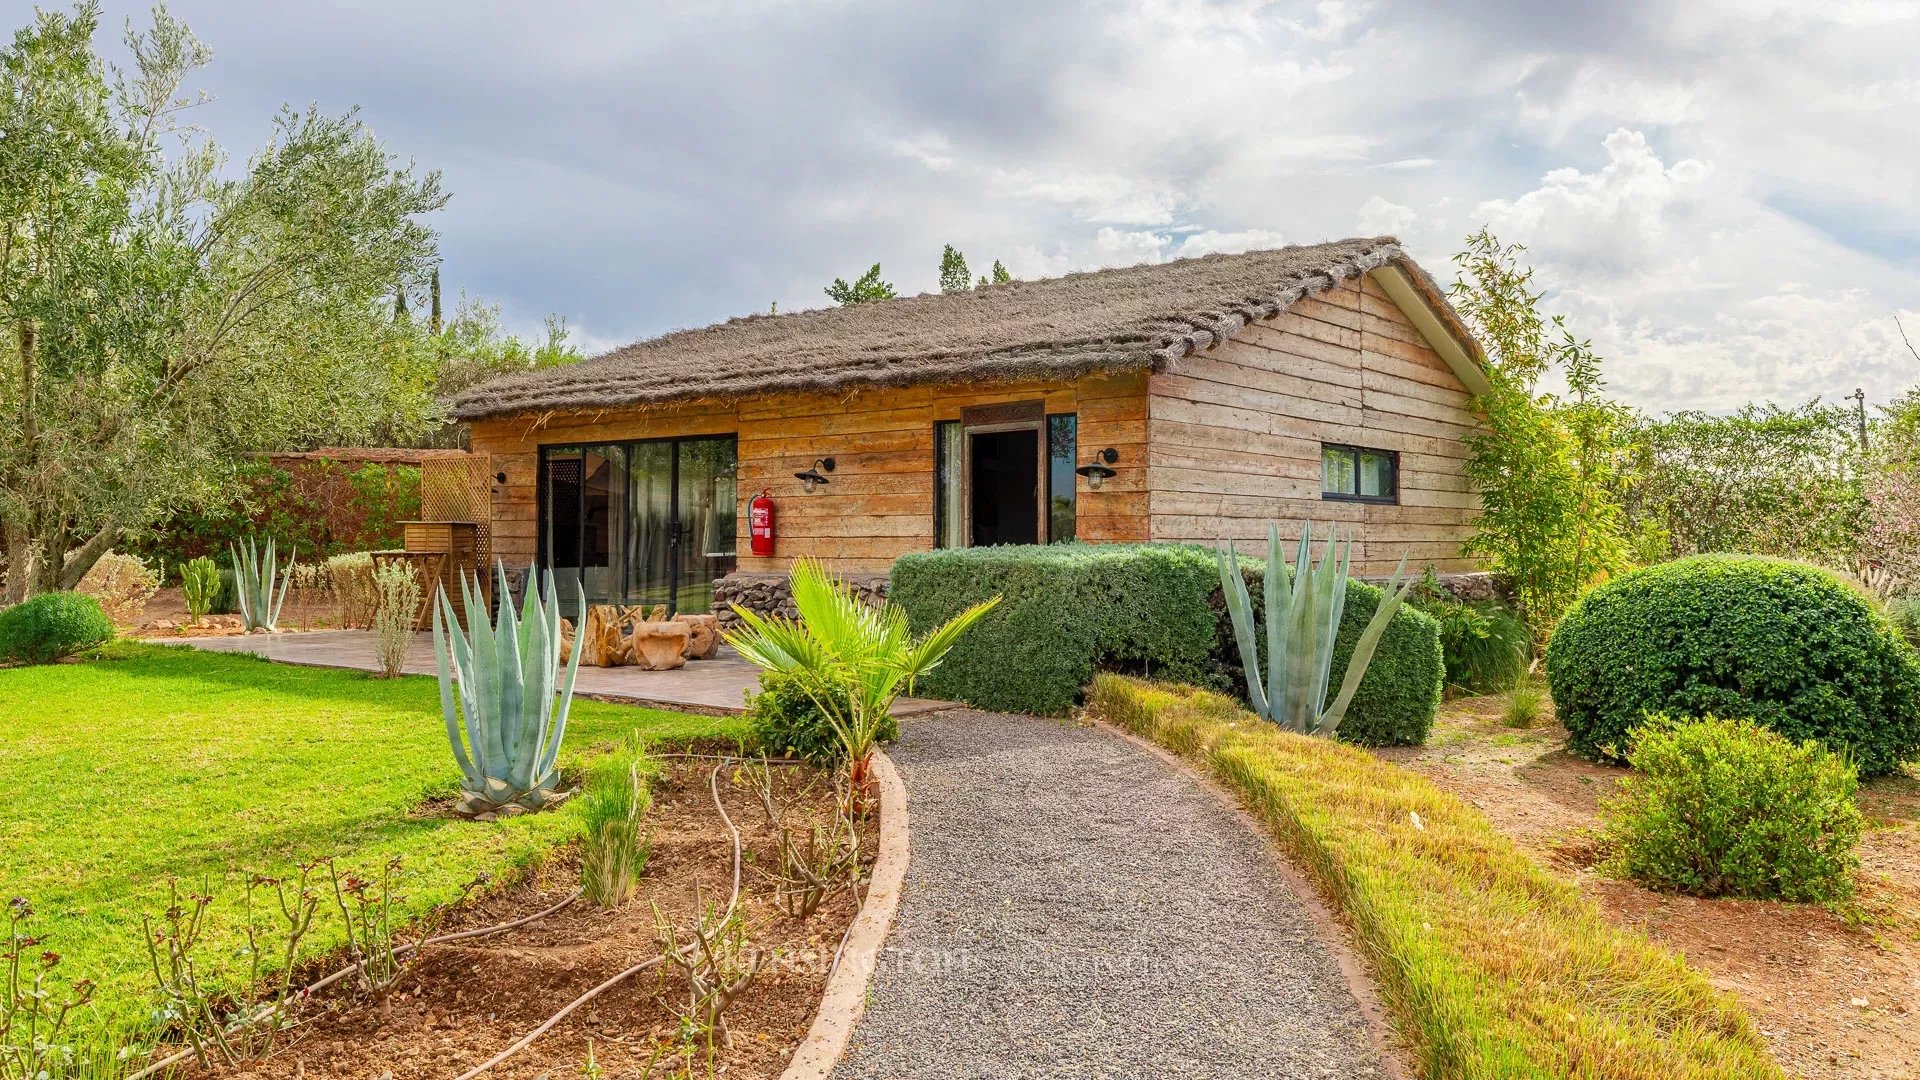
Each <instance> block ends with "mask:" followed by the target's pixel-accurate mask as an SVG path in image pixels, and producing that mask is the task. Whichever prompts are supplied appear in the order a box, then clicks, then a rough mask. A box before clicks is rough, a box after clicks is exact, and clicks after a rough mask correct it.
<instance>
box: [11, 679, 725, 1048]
mask: <svg viewBox="0 0 1920 1080" xmlns="http://www.w3.org/2000/svg"><path fill="white" fill-rule="evenodd" d="M635 729H639V730H641V731H643V732H645V733H646V734H647V735H648V736H649V737H651V738H652V739H655V740H658V741H680V740H687V739H694V738H706V737H724V738H732V737H734V736H736V735H738V734H740V733H741V732H742V731H743V730H744V729H743V728H742V726H741V723H740V721H739V720H737V719H732V718H713V717H703V716H687V715H682V714H678V713H668V712H660V711H656V710H651V709H639V708H633V707H629V706H620V705H608V704H602V703H599V702H591V701H577V702H575V703H574V706H573V712H572V720H571V722H570V723H569V725H568V728H567V748H566V752H565V753H564V754H563V761H566V760H572V761H578V760H579V759H580V757H581V756H582V755H584V754H588V753H591V752H592V751H593V750H594V748H595V747H604V746H607V745H610V744H611V743H612V742H613V741H614V740H616V739H618V738H620V737H622V736H624V735H626V734H627V733H628V732H631V731H633V730H635ZM0 777H3V778H4V779H5V785H6V798H5V799H4V800H0V893H4V895H7V896H23V897H26V898H27V899H28V900H30V901H31V902H32V904H33V905H34V907H35V908H36V909H37V911H38V912H39V918H38V920H37V928H38V932H40V933H41V934H43V935H45V936H46V938H47V943H46V947H49V948H52V949H55V950H58V951H59V952H60V953H61V954H62V955H63V956H64V957H65V960H64V962H63V963H62V964H61V971H62V972H64V973H65V974H66V975H67V976H68V977H71V978H77V977H80V976H86V977H90V978H92V979H94V980H95V981H96V982H98V983H100V984H101V992H100V994H99V996H98V1001H99V1005H100V1015H99V1016H98V1017H97V1018H96V1019H97V1020H98V1021H102V1022H105V1021H113V1022H115V1023H116V1024H117V1023H120V1022H138V1021H139V1020H140V1019H141V1018H143V1017H144V1016H145V1015H146V1013H147V1008H148V1005H147V1000H148V999H147V990H148V981H149V976H148V975H147V974H146V970H145V965H146V952H145V946H144V945H143V944H142V934H141V915H142V913H143V912H147V913H152V912H157V911H158V910H159V909H160V908H161V907H163V906H164V903H165V896H166V890H167V880H168V878H169V877H178V878H180V879H181V880H182V881H183V883H184V882H191V883H193V884H194V885H195V886H197V885H198V884H199V882H200V881H201V880H202V879H203V878H205V877H208V876H211V877H212V878H213V879H214V880H215V892H216V894H217V896H218V897H219V902H218V903H217V904H216V909H215V910H216V914H217V915H219V916H221V917H222V921H221V922H219V923H218V924H217V925H216V926H215V929H214V933H215V935H216V936H217V938H218V940H217V942H216V944H217V945H218V946H219V949H220V951H221V952H222V954H223V960H226V961H230V962H234V963H238V962H239V957H238V955H237V954H238V952H239V949H238V946H239V945H240V944H241V942H240V939H239V937H238V928H237V927H236V926H235V925H234V924H233V921H232V916H233V915H234V913H236V912H237V910H238V907H239V900H240V877H239V875H242V874H246V873H256V872H258V873H269V874H272V873H278V872H281V871H284V870H285V869H286V868H288V867H289V866H291V865H292V864H294V863H296V862H298V861H301V860H305V859H311V858H316V857H322V856H333V857H335V858H336V859H337V860H338V861H339V863H340V865H341V866H342V867H343V868H347V867H350V868H355V869H360V868H365V869H368V870H377V869H378V868H379V866H380V865H381V864H382V863H383V862H384V861H385V860H386V859H387V858H388V857H389V856H392V855H399V856H401V857H402V858H403V859H404V860H405V862H404V865H405V869H406V872H407V888H406V892H407V896H408V900H409V904H410V906H412V907H413V908H414V909H416V910H419V909H422V908H424V907H426V906H429V905H431V904H434V903H436V902H440V901H442V900H445V899H447V898H449V897H451V896H453V895H454V894H456V893H457V892H458V889H459V886H460V884H461V883H462V882H465V881H467V880H470V879H471V878H472V877H473V876H474V875H475V874H476V873H478V872H479V871H482V870H488V871H492V872H494V873H495V874H496V875H498V874H501V873H502V872H509V871H511V870H513V869H514V868H516V867H523V866H526V865H528V864H530V863H533V862H535V861H537V860H538V859H539V858H540V857H541V856H542V855H543V854H544V853H546V852H548V851H550V850H552V849H553V847H554V846H555V845H557V844H560V843H562V842H564V841H566V840H568V839H570V838H572V837H573V836H574V835H576V833H577V831H578V828H579V826H578V821H577V818H576V817H575V815H574V814H573V813H572V812H571V811H570V810H569V809H566V808H563V809H561V810H559V811H556V812H551V813H545V814H535V815H527V816H523V817H518V818H513V819H510V820H506V821H500V822H493V823H476V822H470V821H461V820H454V819H451V818H447V817H444V816H415V815H414V814H413V813H412V812H413V811H414V810H415V809H416V808H417V807H419V806H420V805H421V804H422V803H423V802H424V801H426V800H428V799H431V798H434V797H436V796H444V795H448V794H451V793H453V792H454V791H455V790H456V786H457V783H458V780H459V771H458V769H457V768H456V767H455V765H454V763H453V758H452V756H451V754H450V753H449V751H448V748H447V744H446V733H445V728H444V726H443V725H442V722H441V719H440V704H439V691H438V688H437V686H436V684H435V681H434V680H433V679H431V678H422V677H408V678H402V679H395V680H381V679H375V678H371V677H369V676H367V675H364V674H361V673H359V672H350V671H338V670H328V669H320V668H302V667H291V666H286V665H280V664H271V663H268V662H266V661H263V660H259V659H256V658H254V657H250V656H238V655H227V654H217V653H206V652H197V651H195V650H192V649H189V648H184V647H159V646H143V645H123V646H118V647H116V648H115V649H114V650H113V651H112V653H111V654H110V658H108V659H101V660H95V661H91V662H88V663H81V664H57V665H50V666H45V667H29V668H14V669H10V670H0ZM223 876H224V877H225V878H226V881H225V883H224V884H222V883H221V879H222V877H223ZM329 914H330V912H329V910H328V909H327V908H323V909H322V915H321V918H320V919H317V920H316V932H315V934H314V935H313V938H312V940H313V946H314V947H315V948H316V949H323V948H330V947H332V946H334V945H336V944H338V942H339V941H340V940H341V936H340V932H339V930H338V928H337V925H336V924H337V922H338V918H337V916H335V917H333V918H332V920H331V921H326V920H327V917H328V915H329ZM323 921H324V922H325V925H324V926H322V925H321V923H322V922H323Z"/></svg>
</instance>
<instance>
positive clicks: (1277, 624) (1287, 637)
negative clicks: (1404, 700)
mask: <svg viewBox="0 0 1920 1080" xmlns="http://www.w3.org/2000/svg"><path fill="white" fill-rule="evenodd" d="M1215 554H1216V556H1217V557H1218V559H1219V563H1220V591H1221V593H1222V594H1223V595H1224V596H1225V597H1226V601H1227V611H1228V613H1229V614H1231V615H1232V617H1233V637H1234V642H1235V644H1236V645H1238V646H1239V650H1240V663H1241V665H1242V666H1243V667H1244V668H1245V670H1246V674H1247V701H1248V704H1250V705H1252V706H1253V711H1254V713H1255V714H1256V715H1258V716H1259V717H1260V718H1261V719H1263V720H1271V721H1273V722H1274V723H1276V724H1278V725H1280V726H1281V727H1283V728H1286V729H1287V730H1289V731H1297V732H1300V733H1301V734H1304V735H1322V736H1325V737H1328V738H1332V737H1333V733H1334V732H1335V731H1336V730H1337V729H1338V728H1339V727H1340V721H1341V719H1342V718H1344V717H1345V716H1346V714H1347V705H1348V703H1349V702H1351V701H1352V700H1353V694H1354V691H1355V690H1357V689H1359V687H1360V679H1361V676H1363V675H1365V674H1366V670H1367V664H1369V663H1370V662H1372V660H1373V650H1374V648H1375V647H1376V646H1378V645H1379V644H1380V635H1382V634H1384V633H1386V631H1387V624H1388V623H1390V622H1392V621H1393V616H1394V614H1395V613H1396V612H1398V611H1399V610H1400V604H1401V602H1403V601H1404V600H1406V598H1407V592H1408V590H1410V589H1411V588H1412V587H1413V584H1414V583H1413V581H1410V580H1409V581H1406V582H1402V581H1401V579H1400V575H1401V573H1402V572H1403V571H1405V570H1406V568H1407V560H1406V557H1405V556H1402V557H1401V559H1400V565H1399V567H1398V568H1396V569H1395V570H1394V572H1393V577H1392V578H1390V579H1388V581H1387V586H1386V592H1385V594H1384V595H1382V596H1381V598H1380V606H1379V607H1377V608H1375V609H1374V612H1373V618H1372V619H1371V620H1369V621H1368V622H1367V627H1366V629H1365V630H1363V631H1361V633H1360V640H1359V641H1358V642H1357V643H1355V644H1354V647H1353V655H1352V656H1350V657H1348V659H1347V673H1346V675H1345V677H1343V678H1342V679H1341V680H1340V693H1339V695H1338V696H1337V697H1335V698H1334V699H1333V702H1332V703H1331V704H1329V703H1328V702H1327V684H1328V683H1329V682H1330V681H1331V679H1332V675H1333V644H1334V639H1335V638H1336V637H1337V636H1338V635H1339V633H1340V616H1341V614H1342V613H1343V610H1344V608H1345V607H1346V602H1347V567H1348V566H1349V565H1351V563H1352V561H1353V538H1352V537H1351V536H1349V537H1348V538H1347V542H1346V544H1345V546H1342V545H1341V543H1340V532H1339V529H1338V528H1337V527H1336V528H1335V529H1334V530H1333V534H1332V535H1331V536H1330V537H1328V538H1327V547H1326V550H1325V551H1324V552H1322V553H1321V556H1320V562H1319V564H1318V565H1315V564H1313V563H1312V561H1311V556H1312V554H1313V528H1312V525H1311V524H1309V523H1307V522H1301V523H1300V546H1299V551H1298V554H1296V555H1295V556H1294V560H1293V569H1292V573H1291V574H1288V573H1287V572H1286V571H1287V563H1286V556H1285V553H1284V552H1283V551H1282V550H1281V547H1280V529H1279V527H1278V526H1274V525H1269V526H1267V572H1266V575H1265V582H1264V584H1265V593H1264V601H1265V605H1266V612H1265V615H1266V620H1265V622H1266V625H1265V631H1266V634H1265V640H1264V641H1261V640H1260V639H1259V638H1258V637H1257V636H1256V634H1255V628H1254V623H1253V599H1252V597H1251V596H1249V595H1248V593H1247V579H1246V578H1245V577H1243V576H1242V575H1241V573H1240V560H1239V558H1238V557H1237V556H1235V555H1234V553H1233V548H1232V547H1231V546H1222V547H1220V548H1218V549H1216V552H1215ZM1288 577H1291V578H1292V582H1291V587H1289V584H1288V581H1287V579H1288ZM1263 645H1264V648H1262V647H1261V646H1263ZM1263 654H1264V658H1265V660H1266V677H1265V678H1264V679H1263V678H1262V677H1261V670H1260V669H1261V659H1262V656H1263Z"/></svg>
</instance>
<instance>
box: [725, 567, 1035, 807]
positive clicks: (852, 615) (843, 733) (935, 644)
mask: <svg viewBox="0 0 1920 1080" xmlns="http://www.w3.org/2000/svg"><path fill="white" fill-rule="evenodd" d="M790 582H791V586H792V591H793V605H794V607H795V608H796V609H797V610H798V611H799V612H800V618H799V619H798V620H793V619H785V618H781V617H779V616H762V615H758V614H755V613H754V612H751V611H748V610H746V609H745V608H742V607H740V606H739V605H737V604H736V605H734V608H733V611H734V614H736V615H738V616H739V617H740V620H741V622H742V623H744V624H745V626H744V627H743V628H740V629H736V630H731V631H728V632H727V633H726V634H725V635H724V636H725V638H726V641H727V644H729V645H731V646H733V648H734V650H735V651H737V652H738V653H739V654H740V655H741V656H744V657H746V658H747V659H748V660H750V661H752V662H753V663H755V664H757V665H759V666H760V667H762V668H765V669H767V670H769V671H782V672H789V673H794V674H798V675H800V676H802V679H801V685H802V687H803V688H804V689H805V691H806V694H807V697H808V698H810V699H811V700H812V701H813V703H814V705H815V706H816V707H817V708H818V709H819V710H820V712H821V714H822V715H823V716H825V717H826V718H827V722H828V723H829V724H831V725H832V726H833V731H834V734H835V735H836V736H838V737H839V739H840V743H841V747H842V749H843V750H844V751H845V753H846V759H847V782H848V786H849V788H850V790H852V791H853V792H854V793H855V795H856V796H858V797H861V798H864V796H865V793H866V792H867V791H868V789H869V788H870V786H871V778H870V768H871V764H872V759H873V745H874V743H875V742H876V741H878V738H879V732H880V729H881V726H882V725H883V724H884V723H885V722H886V719H887V717H888V715H889V714H890V713H891V712H892V709H893V703H894V702H895V701H896V700H897V699H899V697H900V696H901V695H902V694H910V693H912V692H913V684H914V681H915V680H916V679H918V678H920V677H921V676H922V675H925V674H926V673H927V672H929V671H931V670H933V668H934V667H935V666H936V665H938V664H939V663H940V661H941V659H942V658H943V657H945V656H946V655H947V651H948V650H950V649H952V648H953V646H954V643H955V642H956V641H958V640H960V635H962V634H964V633H966V632H967V629H968V628H969V627H971V626H972V625H973V624H974V623H976V622H979V621H980V618H981V616H983V615H985V614H986V613H987V612H989V611H991V610H993V608H994V606H995V605H997V604H998V603H999V602H1000V598H999V597H998V596H996V597H994V598H992V599H991V600H987V601H984V602H982V603H978V604H975V605H974V606H972V607H970V608H968V609H967V610H965V611H963V612H961V613H960V614H958V615H956V616H954V617H953V618H952V619H950V620H948V621H947V622H946V623H944V624H943V625H941V626H938V627H936V628H934V629H933V630H932V631H930V632H929V633H927V634H925V635H924V636H922V637H918V638H916V637H914V636H913V633H912V632H911V631H910V630H909V629H908V627H907V615H906V612H905V611H903V610H901V609H900V607H899V606H898V605H896V604H891V603H889V604H885V605H883V606H881V607H879V608H874V607H871V606H869V605H868V604H866V603H865V602H863V601H862V600H861V599H860V598H859V597H857V596H855V595H853V593H852V592H850V591H848V590H847V589H846V588H845V587H844V586H842V585H841V584H840V582H839V581H838V580H837V579H835V578H834V576H833V575H832V574H831V573H829V572H828V571H827V569H826V568H825V567H823V566H822V565H820V564H819V563H818V562H815V561H814V560H812V559H801V560H800V561H798V562H796V563H794V565H793V571H792V573H791V575H790ZM835 688H839V689H840V691H841V692H835Z"/></svg>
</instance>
